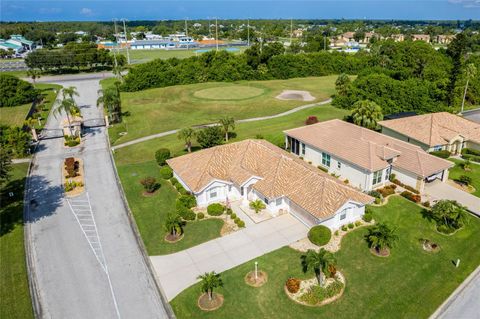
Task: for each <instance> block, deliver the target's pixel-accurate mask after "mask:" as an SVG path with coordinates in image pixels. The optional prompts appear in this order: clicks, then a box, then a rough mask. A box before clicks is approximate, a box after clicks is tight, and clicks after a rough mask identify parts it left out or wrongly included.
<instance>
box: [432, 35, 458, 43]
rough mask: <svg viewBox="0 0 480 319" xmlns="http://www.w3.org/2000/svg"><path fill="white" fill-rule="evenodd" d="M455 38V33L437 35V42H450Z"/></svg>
mask: <svg viewBox="0 0 480 319" xmlns="http://www.w3.org/2000/svg"><path fill="white" fill-rule="evenodd" d="M453 39H455V36H454V35H444V34H441V35H437V38H436V42H437V43H439V44H449V43H450V42H452V40H453Z"/></svg>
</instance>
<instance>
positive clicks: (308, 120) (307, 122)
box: [305, 115, 318, 125]
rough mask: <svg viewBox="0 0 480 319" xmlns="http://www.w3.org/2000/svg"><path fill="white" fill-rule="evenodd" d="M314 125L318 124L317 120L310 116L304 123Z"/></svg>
mask: <svg viewBox="0 0 480 319" xmlns="http://www.w3.org/2000/svg"><path fill="white" fill-rule="evenodd" d="M315 123H318V118H317V117H316V116H314V115H311V116H309V117H307V120H306V121H305V124H306V125H312V124H315Z"/></svg>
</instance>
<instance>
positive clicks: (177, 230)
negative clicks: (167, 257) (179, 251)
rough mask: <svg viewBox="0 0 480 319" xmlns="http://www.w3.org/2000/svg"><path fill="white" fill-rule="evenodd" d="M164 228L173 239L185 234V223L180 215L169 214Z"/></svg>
mask: <svg viewBox="0 0 480 319" xmlns="http://www.w3.org/2000/svg"><path fill="white" fill-rule="evenodd" d="M164 226H165V230H166V231H167V232H168V233H169V234H170V235H172V236H173V237H177V236H180V235H181V234H182V233H183V228H182V227H183V221H182V218H180V216H179V215H174V214H168V215H167V219H166V220H165V224H164Z"/></svg>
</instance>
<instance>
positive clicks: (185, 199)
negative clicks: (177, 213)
mask: <svg viewBox="0 0 480 319" xmlns="http://www.w3.org/2000/svg"><path fill="white" fill-rule="evenodd" d="M177 201H178V202H179V203H181V204H182V205H183V206H185V207H187V208H192V207H195V206H197V200H196V199H195V196H193V195H180V196H179V197H178V198H177Z"/></svg>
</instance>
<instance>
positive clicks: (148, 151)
mask: <svg viewBox="0 0 480 319" xmlns="http://www.w3.org/2000/svg"><path fill="white" fill-rule="evenodd" d="M347 114H348V111H346V110H343V109H338V108H335V107H332V106H330V105H321V106H317V107H314V108H310V109H306V110H302V111H299V112H296V113H293V114H290V115H287V116H283V117H279V118H275V119H270V120H263V121H258V122H249V123H239V124H236V126H235V133H236V134H237V136H236V137H235V138H232V139H230V140H229V141H230V142H236V141H241V140H244V139H246V138H256V137H263V138H265V139H266V140H268V141H270V142H272V143H273V144H276V145H282V147H283V143H284V141H285V137H284V135H283V133H282V131H283V130H286V129H290V128H294V127H298V126H303V125H305V120H306V119H307V117H308V116H310V115H315V116H317V118H318V120H319V121H326V120H331V119H335V118H343V117H344V116H345V115H347ZM195 146H197V145H196V144H195V143H194V147H195ZM162 147H166V148H168V149H170V150H171V152H172V153H174V154H175V155H181V154H183V153H185V150H184V143H183V141H181V140H179V139H178V138H177V136H176V135H170V136H165V137H161V138H156V139H153V140H149V141H146V142H142V143H138V144H134V145H131V146H127V147H124V148H120V149H118V150H116V151H115V161H116V163H118V164H128V163H140V162H144V161H146V160H150V159H153V158H154V154H155V151H156V150H157V149H159V148H162Z"/></svg>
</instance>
